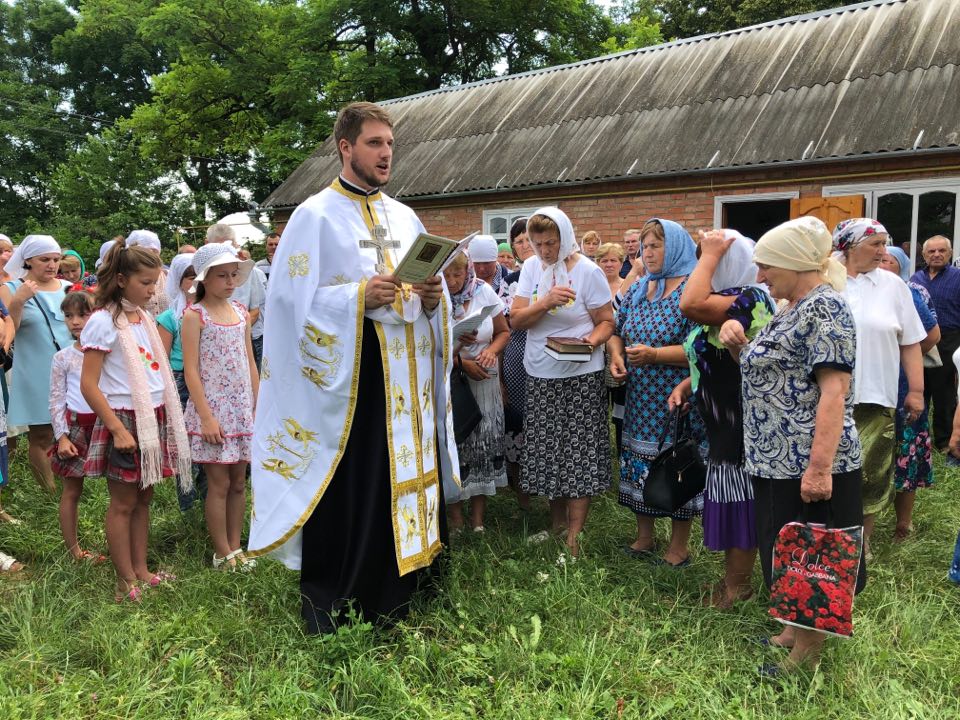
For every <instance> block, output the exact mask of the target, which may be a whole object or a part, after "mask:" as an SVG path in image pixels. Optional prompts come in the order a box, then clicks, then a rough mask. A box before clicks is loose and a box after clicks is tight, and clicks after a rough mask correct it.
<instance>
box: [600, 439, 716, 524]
mask: <svg viewBox="0 0 960 720" xmlns="http://www.w3.org/2000/svg"><path fill="white" fill-rule="evenodd" d="M700 452H701V454H703V453H704V452H705V448H704V447H703V446H701V449H700ZM656 456H657V443H656V442H652V441H651V442H648V441H640V440H637V439H636V438H631V437H629V436H627V435H626V433H624V436H623V450H622V451H621V454H620V492H619V493H618V495H617V502H619V503H620V504H621V505H623V506H624V507H628V508H630V509H631V510H633V512H635V513H636V514H637V515H646V516H649V517H670V518H673V519H674V520H691V519H693V518H695V517H699V516H700V515H702V514H703V493H700V494H699V495H697V496H696V497H695V498H693V500H691V501H690V502H688V503H687V504H686V505H684V506H683V507H682V508H680V509H679V510H677V511H676V512H674V513H673V514H670V513H666V512H664V511H663V510H658V509H657V508H652V507H650V506H649V505H647V504H645V503H644V502H643V491H644V488H645V487H646V480H647V475H648V474H649V473H650V462H651V461H652V460H653V459H654V458H655V457H656Z"/></svg>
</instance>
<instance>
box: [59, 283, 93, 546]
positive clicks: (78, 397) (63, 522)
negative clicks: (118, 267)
mask: <svg viewBox="0 0 960 720" xmlns="http://www.w3.org/2000/svg"><path fill="white" fill-rule="evenodd" d="M60 310H61V312H62V313H63V317H64V322H66V324H67V329H68V330H69V331H70V334H71V335H72V336H73V339H74V341H75V342H74V343H73V344H72V345H70V346H69V347H65V348H64V349H63V350H61V351H60V352H58V353H57V354H56V355H54V356H53V364H52V365H51V367H50V418H51V421H52V423H53V439H54V442H55V443H56V444H55V445H54V447H53V459H52V462H51V468H52V469H53V472H54V473H55V474H56V475H58V476H59V477H60V480H61V481H62V483H63V492H62V493H61V494H60V532H61V533H62V534H63V541H64V543H66V545H67V550H68V551H69V552H70V554H71V555H73V558H74V559H75V560H90V561H92V562H94V563H96V564H99V563H102V562H103V561H104V560H106V557H104V556H103V555H100V554H99V553H97V554H94V553H92V552H90V551H89V550H83V549H82V548H81V547H80V544H79V542H78V540H77V515H78V510H77V508H78V507H79V505H80V495H81V494H82V493H83V478H84V473H83V464H84V462H85V461H86V459H87V449H88V448H89V447H90V435H91V434H92V433H93V426H94V423H95V422H96V420H97V415H96V413H94V412H93V410H91V409H90V406H89V405H88V404H87V401H86V400H84V398H83V395H82V394H81V393H80V374H81V372H82V370H83V352H82V351H81V350H80V333H81V332H82V331H83V328H84V326H85V325H86V324H87V320H89V319H90V314H91V313H92V312H93V296H92V295H91V294H90V293H88V292H86V291H84V290H80V291H77V292H70V293H67V295H66V296H65V297H64V298H63V302H61V303H60Z"/></svg>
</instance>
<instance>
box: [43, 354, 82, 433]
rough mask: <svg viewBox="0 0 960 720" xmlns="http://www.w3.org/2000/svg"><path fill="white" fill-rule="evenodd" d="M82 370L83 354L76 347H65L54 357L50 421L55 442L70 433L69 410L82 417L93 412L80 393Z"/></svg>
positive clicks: (51, 375) (51, 372)
mask: <svg viewBox="0 0 960 720" xmlns="http://www.w3.org/2000/svg"><path fill="white" fill-rule="evenodd" d="M82 370H83V353H82V352H80V351H79V350H77V347H76V346H75V345H71V346H70V347H65V348H64V349H63V350H61V351H60V352H58V353H57V354H56V355H54V356H53V363H52V364H51V365H50V420H51V423H52V424H53V438H54V440H59V439H60V438H61V437H63V436H64V435H66V434H67V432H68V431H69V428H68V427H67V410H70V411H71V412H75V413H77V414H80V415H89V414H90V413H92V412H93V410H91V409H90V406H89V405H88V404H87V401H86V399H84V397H83V395H82V394H81V393H80V373H81V371H82Z"/></svg>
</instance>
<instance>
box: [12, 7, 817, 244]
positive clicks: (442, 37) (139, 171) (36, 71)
mask: <svg viewBox="0 0 960 720" xmlns="http://www.w3.org/2000/svg"><path fill="white" fill-rule="evenodd" d="M825 4H826V3H825V2H823V0H699V1H698V2H690V1H689V0H622V2H619V3H614V4H612V5H608V6H606V8H605V9H604V8H601V6H599V5H598V4H597V2H596V0H12V2H5V3H0V130H2V131H3V136H2V138H0V230H3V231H5V232H7V233H8V234H13V235H16V234H20V233H22V232H24V231H25V230H27V229H46V230H47V231H50V230H53V231H54V232H55V233H56V234H58V236H60V237H61V239H63V240H65V241H69V242H70V243H73V244H81V245H82V244H84V243H89V244H91V246H92V245H93V244H95V243H98V242H100V241H101V240H102V239H103V238H104V237H108V236H112V235H115V234H117V233H122V232H126V231H128V230H130V229H131V228H132V227H134V226H150V227H153V228H155V229H158V230H162V231H164V232H166V233H168V234H169V233H172V232H173V229H174V228H176V227H178V226H182V225H192V224H200V223H203V222H204V221H206V220H209V219H210V218H211V217H213V216H220V215H224V214H227V213H228V212H233V211H236V210H238V209H243V208H244V207H245V203H246V201H247V200H248V199H261V198H263V197H264V196H266V195H267V194H268V193H269V192H270V190H272V189H273V187H275V186H276V185H277V184H278V183H279V182H280V181H282V180H283V179H284V178H285V177H286V176H287V175H288V174H289V173H290V172H291V171H292V170H293V169H294V168H295V167H296V166H297V165H298V164H299V163H300V162H302V161H303V159H304V158H305V157H306V156H307V155H308V154H309V153H310V152H311V151H312V150H313V148H314V147H316V146H317V145H318V144H319V143H320V142H321V141H322V140H323V139H324V138H325V137H326V136H327V135H328V134H329V132H330V130H331V127H332V123H333V118H334V116H335V114H336V111H337V109H338V108H339V107H341V106H342V105H343V104H345V103H347V102H350V101H352V100H358V99H368V100H377V99H380V100H383V99H387V98H395V97H402V96H405V95H410V94H413V93H418V92H423V91H427V90H432V89H435V88H438V87H443V86H447V85H454V84H460V83H468V82H473V81H477V80H482V79H485V78H489V77H493V76H495V75H500V74H506V73H516V72H523V71H527V70H532V69H535V68H539V67H544V66H550V65H556V64H561V63H567V62H573V61H576V60H581V59H585V58H589V57H595V56H597V55H602V54H605V53H610V52H618V51H623V50H629V49H633V48H639V47H643V46H646V45H650V44H655V43H659V42H662V41H663V40H664V39H665V38H672V37H678V36H688V35H693V34H700V33H703V32H712V31H717V30H726V29H730V28H731V27H735V26H737V25H742V24H749V23H753V22H760V21H762V20H768V19H772V18H774V17H779V16H783V15H790V14H794V13H796V12H805V11H808V10H813V9H817V8H819V7H822V6H824V5H825ZM161 234H163V233H161Z"/></svg>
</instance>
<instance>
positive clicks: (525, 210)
mask: <svg viewBox="0 0 960 720" xmlns="http://www.w3.org/2000/svg"><path fill="white" fill-rule="evenodd" d="M539 208H540V206H539V205H537V206H536V207H503V208H490V209H489V210H484V211H483V232H484V233H485V234H486V235H493V237H494V239H496V241H497V243H500V242H510V222H509V218H510V217H511V216H513V215H522V216H524V217H530V216H531V215H533V214H534V213H535V212H536V211H537V210H538V209H539ZM495 217H506V218H507V219H508V222H507V233H506V235H503V236H500V234H499V233H496V234H494V233H493V232H491V231H490V222H491V221H492V220H493V218H495Z"/></svg>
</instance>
